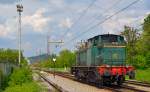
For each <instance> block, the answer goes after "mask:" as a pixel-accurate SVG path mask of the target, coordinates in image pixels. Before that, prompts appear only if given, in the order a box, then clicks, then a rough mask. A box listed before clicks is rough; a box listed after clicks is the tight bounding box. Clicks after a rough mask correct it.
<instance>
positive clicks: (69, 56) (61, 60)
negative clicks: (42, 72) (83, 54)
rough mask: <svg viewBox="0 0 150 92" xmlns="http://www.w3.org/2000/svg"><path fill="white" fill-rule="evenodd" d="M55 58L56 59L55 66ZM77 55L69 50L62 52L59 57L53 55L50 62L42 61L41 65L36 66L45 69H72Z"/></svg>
mask: <svg viewBox="0 0 150 92" xmlns="http://www.w3.org/2000/svg"><path fill="white" fill-rule="evenodd" d="M53 58H56V62H55V66H54V61H53ZM75 60H76V55H75V52H71V51H69V50H62V51H61V52H60V53H59V55H58V56H56V55H52V56H50V57H49V59H48V60H45V61H42V62H40V63H36V64H34V66H36V67H44V68H54V67H57V68H64V67H66V68H67V67H71V66H72V65H73V64H75Z"/></svg>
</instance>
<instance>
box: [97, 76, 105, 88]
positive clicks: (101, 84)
mask: <svg viewBox="0 0 150 92" xmlns="http://www.w3.org/2000/svg"><path fill="white" fill-rule="evenodd" d="M103 86H104V80H103V78H102V77H101V79H100V80H99V81H98V87H99V88H103Z"/></svg>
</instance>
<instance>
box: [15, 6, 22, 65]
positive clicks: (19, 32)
mask: <svg viewBox="0 0 150 92" xmlns="http://www.w3.org/2000/svg"><path fill="white" fill-rule="evenodd" d="M16 6H17V12H18V14H19V16H18V45H19V56H18V60H19V62H18V63H19V66H20V62H21V12H23V6H22V5H21V4H17V5H16Z"/></svg>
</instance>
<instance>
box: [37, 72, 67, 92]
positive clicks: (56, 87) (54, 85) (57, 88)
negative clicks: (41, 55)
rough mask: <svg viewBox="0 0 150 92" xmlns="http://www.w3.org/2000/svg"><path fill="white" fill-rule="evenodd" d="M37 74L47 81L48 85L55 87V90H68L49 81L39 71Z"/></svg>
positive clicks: (64, 91)
mask: <svg viewBox="0 0 150 92" xmlns="http://www.w3.org/2000/svg"><path fill="white" fill-rule="evenodd" d="M38 74H39V76H40V77H41V78H42V79H43V80H44V81H45V82H47V83H48V84H49V85H51V86H52V87H53V88H55V89H56V91H57V92H68V91H66V90H64V89H63V88H61V87H60V86H58V85H57V84H55V83H53V82H51V81H49V80H48V79H47V78H46V77H45V76H44V75H42V74H40V73H38Z"/></svg>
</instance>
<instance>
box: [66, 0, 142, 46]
mask: <svg viewBox="0 0 150 92" xmlns="http://www.w3.org/2000/svg"><path fill="white" fill-rule="evenodd" d="M138 1H140V0H135V1H134V2H132V3H130V4H129V5H127V6H126V7H124V8H122V9H120V10H119V11H117V12H115V13H114V14H112V15H111V16H108V17H107V18H105V19H104V20H103V21H100V22H99V23H97V24H96V25H94V26H92V27H90V28H89V29H87V30H86V31H84V32H82V33H81V34H79V35H77V36H75V37H74V38H73V39H71V40H69V41H68V42H67V43H71V42H73V40H75V39H77V38H78V37H79V36H82V35H83V34H85V33H87V32H89V31H91V30H92V29H94V28H96V27H97V26H98V25H101V24H103V23H104V22H105V21H107V20H109V19H111V18H112V17H113V16H115V15H117V14H119V13H120V12H122V11H124V10H126V9H127V8H129V7H130V6H132V5H134V4H135V3H137V2H138ZM67 43H66V44H67ZM66 44H64V45H66Z"/></svg>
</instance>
